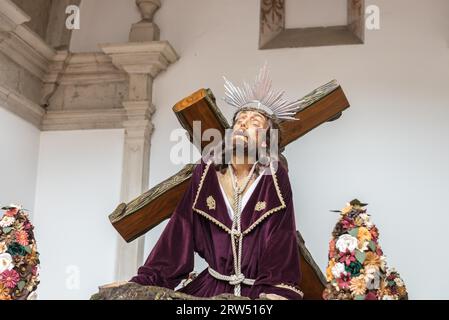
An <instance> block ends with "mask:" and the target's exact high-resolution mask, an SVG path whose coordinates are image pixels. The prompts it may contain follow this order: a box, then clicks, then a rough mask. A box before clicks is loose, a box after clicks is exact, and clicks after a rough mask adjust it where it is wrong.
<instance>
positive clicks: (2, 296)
mask: <svg viewBox="0 0 449 320" xmlns="http://www.w3.org/2000/svg"><path fill="white" fill-rule="evenodd" d="M0 300H11V296H10V295H9V289H8V288H6V287H5V286H4V285H3V284H0Z"/></svg>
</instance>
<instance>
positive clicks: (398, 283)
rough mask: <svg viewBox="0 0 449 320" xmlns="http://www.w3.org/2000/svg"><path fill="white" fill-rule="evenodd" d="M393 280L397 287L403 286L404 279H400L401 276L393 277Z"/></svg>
mask: <svg viewBox="0 0 449 320" xmlns="http://www.w3.org/2000/svg"><path fill="white" fill-rule="evenodd" d="M394 282H396V285H397V286H398V287H403V286H404V281H402V279H401V278H395V279H394Z"/></svg>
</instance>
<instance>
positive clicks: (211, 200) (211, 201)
mask: <svg viewBox="0 0 449 320" xmlns="http://www.w3.org/2000/svg"><path fill="white" fill-rule="evenodd" d="M206 203H207V207H208V208H209V210H215V199H214V197H212V196H208V197H207V199H206Z"/></svg>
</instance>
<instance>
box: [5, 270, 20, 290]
mask: <svg viewBox="0 0 449 320" xmlns="http://www.w3.org/2000/svg"><path fill="white" fill-rule="evenodd" d="M19 280H20V277H19V274H18V273H17V271H16V270H14V269H13V270H6V271H3V272H2V273H0V283H3V285H4V286H5V287H7V288H14V287H15V286H16V284H17V282H19Z"/></svg>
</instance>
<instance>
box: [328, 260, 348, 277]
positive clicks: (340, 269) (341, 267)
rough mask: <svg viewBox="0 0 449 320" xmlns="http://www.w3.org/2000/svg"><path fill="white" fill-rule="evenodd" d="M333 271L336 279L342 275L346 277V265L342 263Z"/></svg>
mask: <svg viewBox="0 0 449 320" xmlns="http://www.w3.org/2000/svg"><path fill="white" fill-rule="evenodd" d="M331 271H332V274H333V276H334V277H335V278H336V279H338V278H340V277H341V274H342V273H343V274H344V275H346V270H345V265H344V264H343V263H341V262H339V263H337V264H335V266H333V267H332V270H331Z"/></svg>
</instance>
